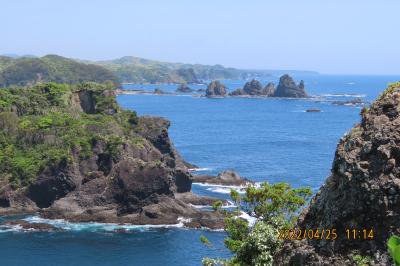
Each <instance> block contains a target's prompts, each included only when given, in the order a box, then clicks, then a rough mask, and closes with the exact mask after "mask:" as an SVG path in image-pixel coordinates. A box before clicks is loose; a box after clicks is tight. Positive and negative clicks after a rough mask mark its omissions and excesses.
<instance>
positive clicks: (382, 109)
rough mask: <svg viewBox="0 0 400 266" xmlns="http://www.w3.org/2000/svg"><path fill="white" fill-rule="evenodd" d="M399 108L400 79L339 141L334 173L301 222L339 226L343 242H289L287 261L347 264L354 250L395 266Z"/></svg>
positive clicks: (399, 214)
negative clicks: (367, 235) (366, 233)
mask: <svg viewBox="0 0 400 266" xmlns="http://www.w3.org/2000/svg"><path fill="white" fill-rule="evenodd" d="M399 112H400V83H397V84H394V85H392V86H390V87H389V88H388V89H387V90H386V91H385V92H384V93H383V94H382V96H380V97H379V98H378V99H377V100H376V101H375V102H374V103H373V104H372V105H371V107H370V108H369V109H368V110H367V109H364V110H363V112H362V121H361V123H360V124H359V125H357V126H355V127H354V128H353V129H352V130H351V131H350V132H349V133H348V134H347V135H345V136H344V137H343V138H342V139H341V140H340V142H339V144H338V147H337V150H336V154H335V159H334V161H333V166H332V173H331V175H330V176H329V178H328V179H327V180H326V182H325V184H324V185H323V186H322V187H321V189H320V191H319V192H318V193H317V194H316V196H315V197H314V199H313V200H312V201H311V203H310V206H309V208H308V209H306V210H305V211H304V212H303V214H302V216H301V218H300V219H299V221H298V225H299V227H301V228H325V229H329V228H335V229H337V231H338V233H337V234H338V238H337V240H336V241H321V240H314V241H301V242H289V243H287V244H286V247H285V249H284V251H283V252H282V253H281V254H280V255H279V256H281V257H280V259H282V257H283V258H284V259H283V260H282V261H281V263H282V264H284V262H285V263H289V262H290V263H295V264H296V263H297V264H299V265H302V264H305V265H322V264H334V265H344V264H347V263H346V260H348V257H349V254H363V255H369V256H371V257H373V258H374V259H375V261H376V262H377V263H379V264H381V265H390V262H389V258H388V256H387V247H386V242H387V239H388V238H389V237H390V236H391V235H393V234H400V113H399ZM346 229H350V230H352V229H356V230H357V236H359V237H360V238H361V239H357V240H348V239H347V237H346ZM363 229H368V230H370V229H373V231H374V233H373V239H372V240H363V239H362V238H363V233H362V230H363ZM358 230H360V231H361V233H359V231H358ZM351 234H353V233H351Z"/></svg>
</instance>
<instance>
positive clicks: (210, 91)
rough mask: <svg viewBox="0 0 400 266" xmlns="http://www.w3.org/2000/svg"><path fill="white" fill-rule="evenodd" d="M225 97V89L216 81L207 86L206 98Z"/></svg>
mask: <svg viewBox="0 0 400 266" xmlns="http://www.w3.org/2000/svg"><path fill="white" fill-rule="evenodd" d="M225 95H226V87H225V85H224V84H222V83H221V82H219V81H218V80H214V81H212V82H210V84H208V87H207V90H206V97H210V98H212V97H223V96H225Z"/></svg>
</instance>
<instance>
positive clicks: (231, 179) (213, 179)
mask: <svg viewBox="0 0 400 266" xmlns="http://www.w3.org/2000/svg"><path fill="white" fill-rule="evenodd" d="M192 180H193V182H195V183H206V184H215V185H224V186H246V185H249V184H252V183H253V182H252V181H250V180H248V179H246V178H243V177H241V176H240V175H239V174H238V173H236V172H234V171H230V170H227V171H223V172H221V173H219V174H218V175H217V176H212V175H194V176H193V177H192Z"/></svg>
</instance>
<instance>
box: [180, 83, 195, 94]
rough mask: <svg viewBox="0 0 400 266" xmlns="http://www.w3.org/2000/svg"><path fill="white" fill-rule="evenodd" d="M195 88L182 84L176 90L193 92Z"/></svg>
mask: <svg viewBox="0 0 400 266" xmlns="http://www.w3.org/2000/svg"><path fill="white" fill-rule="evenodd" d="M193 91H194V90H193V89H191V88H190V87H189V86H188V85H187V84H181V85H179V87H178V88H177V89H176V92H179V93H191V92H193Z"/></svg>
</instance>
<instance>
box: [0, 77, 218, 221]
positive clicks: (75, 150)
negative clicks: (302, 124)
mask: <svg viewBox="0 0 400 266" xmlns="http://www.w3.org/2000/svg"><path fill="white" fill-rule="evenodd" d="M54 92H57V93H58V94H56V93H54ZM12 94H17V96H18V97H16V96H15V95H14V96H13V95H12ZM10 95H11V96H13V98H12V99H18V100H20V101H21V102H15V105H14V104H13V102H12V101H10V99H9V98H8V97H9V96H10ZM11 96H10V97H11ZM33 96H35V97H36V98H34V97H33ZM31 97H32V98H31ZM57 97H59V98H57ZM28 99H29V100H28ZM30 99H40V101H41V102H40V108H37V104H38V103H35V102H32V101H31V100H30ZM0 101H3V102H6V103H11V104H10V105H8V106H7V105H2V106H0V126H1V127H0V133H1V134H2V136H3V137H4V141H5V142H6V143H10V144H12V145H15V146H16V147H21V146H22V147H23V151H26V150H29V151H32V150H33V151H35V152H30V153H25V152H22V150H21V152H19V153H18V154H19V156H25V157H22V158H23V159H24V160H26V161H29V160H33V159H32V157H33V158H36V157H34V156H35V154H36V153H40V154H41V157H40V158H51V160H46V161H40V162H39V163H41V164H42V166H41V167H37V168H33V167H34V166H35V165H30V166H29V167H31V168H29V171H26V172H25V171H24V169H21V168H15V167H16V166H15V164H10V163H9V160H4V157H0V160H2V161H1V163H0V170H1V171H0V214H20V213H32V212H39V214H40V215H41V216H42V217H46V218H52V219H59V218H60V219H66V220H69V221H73V222H92V221H96V222H110V223H130V224H177V223H179V221H181V220H182V219H189V220H191V222H193V223H197V224H200V225H201V226H206V225H209V226H211V227H212V228H216V227H218V226H221V222H222V221H223V217H221V216H220V214H214V213H209V212H204V211H201V210H199V209H196V208H194V207H193V206H192V205H191V204H189V203H186V202H184V201H183V200H180V199H179V197H177V196H176V195H178V194H179V193H188V192H190V190H191V185H192V175H191V173H190V172H189V170H188V166H189V167H193V166H191V165H190V164H188V163H186V162H185V161H184V160H183V159H182V158H181V156H180V154H179V153H178V152H177V150H176V149H175V147H174V145H173V144H172V142H171V140H170V138H169V136H168V127H169V125H170V123H169V121H167V120H165V119H163V118H157V117H137V116H136V114H135V113H134V112H130V111H126V110H122V109H121V108H120V107H119V106H118V105H117V103H116V101H115V91H112V90H109V88H108V87H105V86H101V85H94V84H84V85H82V86H78V87H68V86H67V87H66V86H64V85H57V84H42V85H40V86H37V87H33V88H24V89H23V90H22V89H21V90H14V91H8V90H7V93H4V94H1V95H0ZM28 102H29V103H30V104H26V103H28ZM22 103H23V104H22ZM53 111H57V113H56V114H53V116H56V118H57V120H56V121H57V123H52V121H53V120H51V121H50V120H49V119H48V117H47V116H45V115H43V114H48V113H51V112H53ZM58 114H62V116H59V115H58ZM27 117H29V121H31V122H30V123H35V122H36V121H39V122H41V121H46V123H45V124H44V123H42V122H41V123H42V124H40V125H41V126H40V127H39V126H36V125H33V126H32V127H31V128H30V129H29V131H27V130H26V129H25V128H22V123H20V121H25V119H26V118H27ZM44 118H46V119H47V120H46V119H44ZM63 119H66V122H64V120H63ZM99 122H100V123H99ZM65 123H68V126H65ZM29 125H31V124H29ZM42 127H45V129H42ZM77 132H78V133H77ZM64 139H68V141H64ZM14 142H15V143H14ZM70 143H73V145H70ZM17 144H18V145H19V146H18V145H17ZM39 145H42V146H40V147H46V149H44V148H42V149H40V150H39V149H38V150H35V148H36V147H38V146H39ZM16 149H17V148H16ZM12 152H13V151H10V152H9V153H8V157H7V158H9V159H10V160H11V161H13V160H14V158H15V156H16V155H15V154H14V153H12ZM20 154H22V155H20ZM54 154H55V155H56V156H54ZM32 169H33V170H32ZM17 170H18V171H17ZM36 171H37V174H35V175H32V173H33V172H36ZM27 178H32V179H31V180H29V182H27V181H26V179H27Z"/></svg>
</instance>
